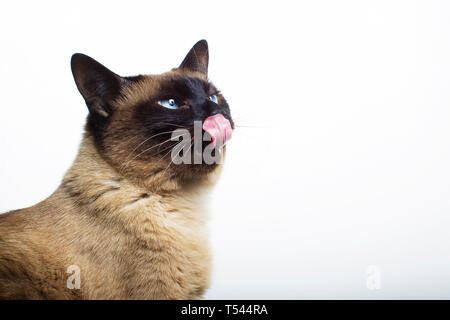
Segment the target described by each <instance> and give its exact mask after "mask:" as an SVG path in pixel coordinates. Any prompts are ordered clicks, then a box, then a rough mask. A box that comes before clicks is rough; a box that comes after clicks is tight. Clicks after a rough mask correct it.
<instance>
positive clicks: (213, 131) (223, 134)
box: [203, 113, 233, 146]
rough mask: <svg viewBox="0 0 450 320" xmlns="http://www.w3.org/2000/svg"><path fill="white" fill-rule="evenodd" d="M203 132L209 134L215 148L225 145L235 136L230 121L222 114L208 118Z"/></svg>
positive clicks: (204, 123)
mask: <svg viewBox="0 0 450 320" xmlns="http://www.w3.org/2000/svg"><path fill="white" fill-rule="evenodd" d="M203 130H205V131H206V132H208V133H209V135H210V136H211V139H212V143H213V145H214V146H215V145H218V146H222V145H224V144H225V143H227V141H228V140H230V139H231V136H232V134H233V129H231V124H230V121H228V119H225V117H224V116H223V115H222V114H221V113H219V114H215V115H213V116H211V117H208V118H206V119H205V121H204V122H203Z"/></svg>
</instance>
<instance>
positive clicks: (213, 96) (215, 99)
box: [209, 94, 217, 104]
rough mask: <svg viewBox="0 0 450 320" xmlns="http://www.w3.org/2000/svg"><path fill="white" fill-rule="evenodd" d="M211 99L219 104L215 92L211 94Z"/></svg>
mask: <svg viewBox="0 0 450 320" xmlns="http://www.w3.org/2000/svg"><path fill="white" fill-rule="evenodd" d="M209 100H211V101H212V102H214V103H216V104H217V96H216V95H215V94H213V95H211V96H209Z"/></svg>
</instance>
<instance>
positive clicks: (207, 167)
mask: <svg viewBox="0 0 450 320" xmlns="http://www.w3.org/2000/svg"><path fill="white" fill-rule="evenodd" d="M71 64H72V72H73V75H74V78H75V82H76V84H77V87H78V89H79V91H80V93H81V94H82V96H83V98H84V100H85V101H86V104H87V106H88V109H89V116H88V120H87V124H86V135H87V136H89V137H92V138H93V140H94V141H95V145H96V148H97V150H98V152H99V153H100V154H101V155H102V156H103V158H104V159H106V160H107V161H108V162H109V163H110V164H111V165H112V166H113V167H114V168H115V169H116V170H117V171H118V172H120V173H121V174H123V175H124V176H127V177H130V178H133V179H136V180H138V181H141V182H143V183H144V184H145V183H146V181H158V180H161V179H175V180H177V181H178V182H180V181H181V182H182V181H192V180H196V179H204V178H205V177H206V176H208V175H210V174H211V173H213V172H214V171H216V169H217V168H218V167H219V166H220V162H221V161H220V160H222V158H223V156H224V153H225V146H224V145H223V143H225V142H226V140H228V139H229V138H230V137H231V132H232V129H234V124H233V120H232V118H231V114H230V109H229V106H228V104H227V102H226V100H225V98H224V97H223V95H222V94H221V93H220V91H219V90H218V89H217V88H216V87H215V86H214V85H213V84H212V83H211V82H209V80H208V75H207V72H208V45H207V42H206V41H205V40H201V41H199V42H198V43H197V44H196V45H195V46H194V47H193V48H192V49H191V50H190V51H189V53H188V54H187V56H186V57H185V59H184V60H183V62H182V63H181V65H180V66H179V67H177V68H174V69H172V70H171V71H168V72H166V73H163V74H158V75H139V76H133V77H122V76H119V75H117V74H115V73H114V72H112V71H110V70H108V69H107V68H106V67H104V66H103V65H101V64H100V63H98V62H97V61H95V60H93V59H92V58H90V57H88V56H86V55H83V54H74V55H73V56H72V61H71ZM194 125H195V126H196V128H195V126H194ZM174 131H175V133H174ZM186 133H188V134H189V136H188V135H186ZM199 134H200V135H201V136H202V137H203V139H202V137H200V140H199V139H198V135H199ZM205 137H206V139H205ZM208 138H209V139H212V140H214V141H213V143H210V142H209V141H202V140H208ZM188 139H189V140H188ZM215 140H220V141H219V142H218V144H217V141H215ZM194 141H197V143H196V144H195V147H194ZM187 142H188V143H187ZM186 143H187V144H188V147H187V148H186V147H185V146H186ZM212 146H215V148H214V149H213V150H211V147H212ZM207 148H209V154H210V155H211V156H212V157H213V160H214V161H211V160H209V161H203V159H201V160H202V161H200V163H199V154H200V153H201V155H200V157H202V156H203V155H204V154H206V153H205V151H208V150H207ZM181 149H184V150H183V151H180V150H181ZM174 155H178V159H177V161H174ZM195 157H197V158H196V159H195ZM188 158H190V161H186V160H187V159H188ZM180 159H182V161H181V163H180Z"/></svg>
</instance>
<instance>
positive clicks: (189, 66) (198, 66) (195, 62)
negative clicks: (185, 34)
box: [180, 40, 209, 76]
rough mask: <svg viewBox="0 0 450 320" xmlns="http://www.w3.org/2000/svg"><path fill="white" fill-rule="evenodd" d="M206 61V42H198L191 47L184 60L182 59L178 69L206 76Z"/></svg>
mask: <svg viewBox="0 0 450 320" xmlns="http://www.w3.org/2000/svg"><path fill="white" fill-rule="evenodd" d="M208 61H209V54H208V42H206V40H200V41H199V42H197V43H196V44H195V45H194V46H193V47H192V49H191V50H190V51H189V53H188V54H187V56H186V58H184V60H183V62H182V63H181V65H180V69H186V70H190V71H195V72H200V73H203V74H204V75H205V76H206V75H207V74H208Z"/></svg>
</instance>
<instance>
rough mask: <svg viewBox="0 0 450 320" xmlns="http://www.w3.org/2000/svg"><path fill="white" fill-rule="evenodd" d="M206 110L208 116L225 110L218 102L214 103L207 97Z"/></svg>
mask: <svg viewBox="0 0 450 320" xmlns="http://www.w3.org/2000/svg"><path fill="white" fill-rule="evenodd" d="M204 110H205V111H206V116H207V117H210V116H214V115H216V114H219V113H222V112H223V110H222V109H221V108H220V107H219V105H218V104H217V103H214V102H212V101H211V100H209V99H206V101H205V108H204Z"/></svg>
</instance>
